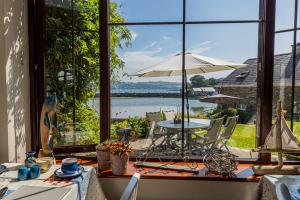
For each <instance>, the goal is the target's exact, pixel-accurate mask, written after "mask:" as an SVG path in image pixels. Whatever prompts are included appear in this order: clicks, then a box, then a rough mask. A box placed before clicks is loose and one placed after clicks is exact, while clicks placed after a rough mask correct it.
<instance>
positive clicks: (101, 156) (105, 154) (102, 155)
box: [97, 151, 110, 171]
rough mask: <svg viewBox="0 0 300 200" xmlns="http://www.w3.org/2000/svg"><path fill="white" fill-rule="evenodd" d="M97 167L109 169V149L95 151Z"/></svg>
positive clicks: (102, 169)
mask: <svg viewBox="0 0 300 200" xmlns="http://www.w3.org/2000/svg"><path fill="white" fill-rule="evenodd" d="M97 160H98V167H99V169H100V170H101V171H104V170H108V169H110V153H109V151H97Z"/></svg>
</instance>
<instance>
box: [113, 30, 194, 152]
mask: <svg viewBox="0 0 300 200" xmlns="http://www.w3.org/2000/svg"><path fill="white" fill-rule="evenodd" d="M116 28H117V27H115V26H113V27H111V41H117V40H116V39H114V38H115V37H116V35H118V34H116V32H118V31H119V30H118V29H116ZM119 28H121V27H119ZM123 28H125V29H126V31H128V32H130V33H131V34H132V35H134V37H131V38H132V39H131V40H129V41H127V42H128V45H127V46H126V45H125V44H126V41H123V42H122V43H121V44H123V46H121V47H120V46H119V45H118V44H117V43H111V46H114V47H115V48H113V50H112V51H111V60H112V62H111V68H112V77H111V111H112V112H111V121H112V130H111V137H112V138H114V139H121V138H122V137H123V136H124V134H123V133H122V131H120V130H126V128H130V129H131V134H130V144H131V146H132V147H133V149H135V151H134V154H133V155H132V156H142V155H143V153H144V152H145V149H146V148H148V147H150V146H151V145H152V144H153V143H152V141H154V138H155V140H156V139H158V140H157V141H156V142H157V143H156V144H157V145H158V146H160V147H163V145H167V146H168V147H171V145H174V148H175V147H179V146H180V145H181V140H180V138H181V136H180V129H181V128H180V127H179V128H178V129H173V130H171V132H168V133H169V134H170V138H167V139H166V141H163V140H162V139H163V137H161V136H163V135H164V134H167V132H166V129H164V128H159V124H158V123H166V122H165V121H166V120H169V121H170V122H173V120H174V117H175V115H178V116H179V117H180V118H181V114H180V113H181V102H182V101H181V97H180V94H181V93H180V91H181V86H182V82H181V80H182V76H181V74H178V75H177V76H167V75H166V74H161V73H157V74H155V73H154V74H152V75H151V76H152V77H145V76H147V75H145V76H144V77H138V73H137V72H138V71H140V70H142V69H145V68H148V67H153V66H155V65H157V64H158V63H161V62H164V61H166V60H168V59H171V58H172V57H173V56H175V55H176V54H177V53H178V52H180V51H181V49H182V42H181V32H182V27H181V26H128V27H123ZM181 59H182V57H181V55H179V56H178V60H179V61H181ZM178 65H179V67H180V66H181V62H180V63H179V64H178ZM176 66H177V65H176ZM176 66H173V67H176ZM166 67H167V66H166ZM150 71H151V70H150ZM133 74H136V76H133ZM190 104H191V105H194V104H198V101H197V100H195V99H194V100H190ZM164 113H167V114H164ZM152 121H155V129H154V135H153V136H154V137H153V138H151V136H150V135H149V133H150V130H151V122H152ZM162 121H164V122H162ZM178 126H180V125H178ZM165 136H166V135H165ZM159 138H160V139H159ZM152 139H153V140H152ZM177 149H178V148H177ZM173 150H174V149H171V148H167V149H164V150H163V148H160V149H159V148H157V149H155V151H154V152H151V155H149V156H150V157H157V156H160V157H164V156H171V155H173V156H174V152H173ZM175 156H177V154H176V155H175Z"/></svg>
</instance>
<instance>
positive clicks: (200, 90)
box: [193, 87, 216, 92]
mask: <svg viewBox="0 0 300 200" xmlns="http://www.w3.org/2000/svg"><path fill="white" fill-rule="evenodd" d="M193 91H194V92H215V91H216V90H215V88H213V87H199V88H193Z"/></svg>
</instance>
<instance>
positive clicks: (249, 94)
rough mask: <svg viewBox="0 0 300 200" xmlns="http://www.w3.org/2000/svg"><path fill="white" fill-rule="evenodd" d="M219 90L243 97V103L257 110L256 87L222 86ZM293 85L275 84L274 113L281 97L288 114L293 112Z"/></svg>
mask: <svg viewBox="0 0 300 200" xmlns="http://www.w3.org/2000/svg"><path fill="white" fill-rule="evenodd" d="M218 91H219V92H220V93H221V94H225V95H230V96H236V97H240V98H242V100H241V103H242V104H244V105H246V106H247V109H249V110H250V111H253V112H255V111H256V99H257V98H256V96H257V88H256V87H242V86H238V87H222V88H219V89H218ZM291 91H292V87H291V86H274V89H273V115H275V111H276V104H277V101H278V100H279V99H280V100H281V101H282V103H283V106H284V109H285V110H287V112H288V114H287V117H288V115H290V113H291V98H292V92H291ZM294 113H295V117H297V118H299V117H300V86H297V87H296V88H295V107H294ZM298 120H299V119H298Z"/></svg>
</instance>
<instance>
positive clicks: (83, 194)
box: [0, 163, 106, 200]
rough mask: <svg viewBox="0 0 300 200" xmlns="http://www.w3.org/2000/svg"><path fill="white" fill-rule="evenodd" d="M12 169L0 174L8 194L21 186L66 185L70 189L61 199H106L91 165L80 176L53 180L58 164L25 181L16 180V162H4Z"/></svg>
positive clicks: (0, 181) (0, 179)
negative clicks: (71, 178)
mask: <svg viewBox="0 0 300 200" xmlns="http://www.w3.org/2000/svg"><path fill="white" fill-rule="evenodd" d="M4 165H6V166H7V167H8V168H11V169H12V170H10V171H8V172H5V173H3V174H1V175H0V184H2V185H4V184H7V187H8V192H7V193H8V194H9V193H12V192H13V191H15V190H17V189H18V188H20V187H21V186H24V185H26V186H43V187H54V188H55V187H66V188H70V191H69V192H68V193H67V194H66V195H65V196H64V198H63V200H81V199H86V200H94V199H95V200H96V199H99V200H103V199H106V198H105V195H104V192H103V190H102V187H101V185H100V183H99V180H98V177H97V174H96V171H95V169H94V168H93V167H90V166H84V172H83V173H82V176H80V177H78V178H76V179H73V180H70V181H65V180H54V178H53V172H54V171H55V170H56V169H57V168H59V167H60V166H59V165H54V166H52V167H51V169H50V170H49V171H48V172H46V173H43V174H41V176H40V177H39V178H37V179H30V180H26V181H18V180H17V170H13V168H16V166H17V165H19V164H17V163H6V164H4Z"/></svg>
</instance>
